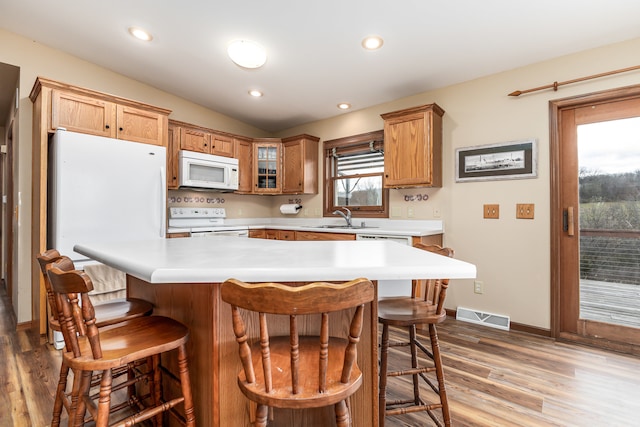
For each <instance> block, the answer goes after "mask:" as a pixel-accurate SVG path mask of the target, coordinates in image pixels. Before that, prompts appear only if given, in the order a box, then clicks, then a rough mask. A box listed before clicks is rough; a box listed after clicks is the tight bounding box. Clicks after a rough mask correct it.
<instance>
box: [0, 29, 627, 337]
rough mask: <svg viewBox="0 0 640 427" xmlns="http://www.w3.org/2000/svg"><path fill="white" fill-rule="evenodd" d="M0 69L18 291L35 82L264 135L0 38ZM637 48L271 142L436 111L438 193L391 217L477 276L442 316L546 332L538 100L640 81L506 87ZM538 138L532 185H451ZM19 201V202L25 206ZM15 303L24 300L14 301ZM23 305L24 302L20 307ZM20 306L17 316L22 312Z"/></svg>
mask: <svg viewBox="0 0 640 427" xmlns="http://www.w3.org/2000/svg"><path fill="white" fill-rule="evenodd" d="M0 45H2V46H3V49H2V50H1V51H0V62H6V63H10V64H14V65H17V66H20V67H21V102H20V107H21V110H22V113H21V114H20V135H19V136H20V140H19V145H20V147H19V150H20V190H21V191H22V192H23V196H22V201H23V207H22V210H21V212H20V219H21V224H22V227H21V231H20V237H19V241H20V248H19V250H20V257H21V262H20V267H19V274H20V278H19V280H20V284H21V288H24V289H26V291H28V286H26V287H25V286H23V284H25V283H28V280H29V263H30V262H31V261H30V260H29V259H28V257H29V249H28V245H29V241H30V239H29V236H28V234H29V233H28V230H29V225H30V206H29V207H28V208H27V207H26V206H25V202H26V204H29V205H30V197H31V196H30V172H31V165H30V162H31V149H30V143H31V103H30V101H29V99H28V93H29V91H30V90H31V86H32V85H33V82H34V80H35V78H36V76H39V75H41V76H45V77H48V78H53V79H57V80H61V81H64V82H67V83H71V84H76V85H80V86H85V87H89V88H91V89H95V90H100V91H104V92H108V93H113V94H116V95H120V96H124V97H127V98H131V99H137V100H140V101H143V102H147V103H150V104H155V105H159V106H162V107H165V108H170V109H172V110H173V111H174V113H172V115H171V117H172V118H175V119H178V120H183V121H187V122H193V123H196V124H200V125H204V126H209V127H212V128H216V129H220V130H224V131H229V132H235V133H238V134H243V135H247V136H267V135H265V133H264V132H261V131H260V130H259V129H256V128H253V127H251V126H248V125H245V124H243V123H241V122H238V121H236V120H233V119H231V118H228V117H225V116H222V115H220V114H218V113H216V112H212V111H209V110H206V109H204V108H202V107H200V106H198V105H195V104H192V103H189V102H187V101H184V100H182V99H180V98H177V97H175V96H172V95H169V94H166V93H164V92H161V91H158V90H156V89H154V88H151V87H149V86H146V85H144V84H141V83H139V82H136V81H133V80H130V79H127V78H125V77H123V76H120V75H117V74H114V73H112V72H110V71H108V70H105V69H102V68H99V67H97V66H95V65H92V64H89V63H87V62H84V61H80V60H78V59H77V58H74V57H71V56H68V55H65V54H63V53H61V52H59V51H55V50H52V49H48V48H46V47H44V46H42V45H39V44H37V43H33V42H31V41H29V40H26V39H24V38H21V37H18V36H16V35H13V34H11V33H7V32H4V31H1V30H0ZM638 51H640V39H636V40H632V41H629V42H625V43H619V44H615V45H611V46H606V47H603V48H599V49H595V50H591V51H585V52H582V53H579V54H575V55H571V56H567V57H562V58H558V59H555V60H552V61H547V62H544V63H539V64H534V65H531V66H528V67H524V68H520V69H516V70H512V71H509V72H505V73H501V74H496V75H492V76H488V77H485V78H481V79H477V80H473V81H469V82H464V83H461V84H457V85H453V86H450V87H446V88H443V89H440V90H436V91H432V92H427V93H422V94H418V95H415V96H412V97H408V98H403V99H399V100H397V101H394V102H390V103H386V104H383V105H378V106H375V107H371V108H368V109H365V110H361V111H354V112H352V113H347V114H344V113H342V114H340V115H339V116H337V117H335V118H332V119H328V120H323V121H319V122H315V123H310V124H307V125H304V126H300V127H297V128H294V129H288V130H286V131H283V132H280V134H279V136H288V135H294V134H297V133H301V132H304V133H309V134H312V135H316V136H318V137H320V138H321V140H329V139H334V138H339V137H343V136H348V135H353V134H358V133H364V132H369V131H372V130H377V129H381V128H382V126H383V123H382V120H381V118H380V114H381V113H385V112H389V111H394V110H399V109H402V108H406V107H412V106H416V105H421V104H427V103H432V102H436V103H438V104H439V105H440V106H441V107H442V108H444V110H445V111H446V113H445V116H444V186H443V188H441V189H415V190H408V189H407V190H392V191H391V210H392V213H393V214H398V216H396V218H398V219H406V218H408V212H409V210H410V209H411V210H413V217H414V218H416V219H433V218H434V210H437V211H439V212H440V215H441V219H442V220H443V221H444V224H445V244H446V245H448V246H451V247H453V248H455V250H456V256H457V257H458V258H461V259H464V260H467V261H470V262H473V263H475V264H476V265H477V267H478V280H482V281H483V282H484V287H485V290H484V293H483V294H482V295H477V294H474V293H473V289H472V282H473V281H472V280H456V281H454V282H453V283H452V286H451V287H450V289H451V291H450V293H449V297H448V300H447V306H448V307H449V308H455V307H458V306H464V307H469V308H473V309H479V310H484V311H489V312H493V313H499V314H505V315H509V316H511V320H512V321H514V322H518V323H523V324H527V325H531V326H536V327H541V328H549V326H550V320H549V312H550V302H549V300H550V296H549V287H550V284H549V280H550V260H549V244H550V243H549V242H550V238H549V224H550V221H549V209H550V205H549V113H548V102H549V100H552V99H558V98H564V97H569V96H572V95H578V94H584V93H589V92H594V91H598V90H604V89H609V88H615V87H620V86H626V85H631V84H638V83H640V74H639V73H638V72H635V73H626V74H621V75H617V76H613V77H607V78H602V79H598V80H593V81H589V82H584V83H579V84H574V85H570V86H565V87H562V88H561V89H560V91H558V92H557V93H556V92H553V91H544V92H538V93H534V94H529V95H523V96H521V97H519V98H512V97H508V96H507V94H508V93H510V92H512V91H514V90H516V89H521V90H522V89H527V88H530V87H536V86H541V85H544V84H549V83H552V82H554V81H564V80H569V79H574V78H577V77H581V76H585V75H589V74H595V73H600V72H604V71H608V70H613V69H617V68H623V67H629V66H633V65H637V64H636V63H635V62H633V58H635V57H637V52H638ZM524 138H536V139H537V140H538V143H539V147H538V159H539V161H538V178H537V179H527V180H510V181H492V182H474V183H455V180H454V167H455V166H454V152H455V149H456V148H460V147H469V146H475V145H483V144H493V143H498V142H506V141H514V140H520V139H524ZM416 194H427V195H428V196H429V199H428V200H427V201H426V202H412V203H410V202H405V201H404V196H405V195H416ZM25 196H26V197H25ZM291 198H292V197H290V196H277V197H268V196H238V195H228V197H227V198H226V204H225V207H227V210H228V214H229V216H230V217H232V218H236V217H262V216H265V215H269V216H279V212H278V206H279V205H280V203H286V202H288V201H289V199H291ZM293 198H299V199H301V200H302V204H303V205H304V209H303V212H302V213H301V216H308V217H317V216H320V215H321V210H322V196H321V195H317V196H300V197H298V196H294V197H293ZM520 202H526V203H535V205H536V209H535V211H536V218H535V219H534V220H516V219H515V204H516V203H520ZM484 203H498V204H500V208H501V218H500V219H498V220H484V219H482V205H483V204H484ZM21 298H22V297H21ZM28 298H30V296H29V297H28ZM25 307H26V308H25ZM28 307H29V303H28V302H27V304H25V305H24V307H23V304H22V299H21V303H20V307H19V313H18V319H19V322H20V321H27V320H29V319H30V313H25V310H27V309H28Z"/></svg>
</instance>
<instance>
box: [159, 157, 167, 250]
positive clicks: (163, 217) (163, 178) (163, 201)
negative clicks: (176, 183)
mask: <svg viewBox="0 0 640 427" xmlns="http://www.w3.org/2000/svg"><path fill="white" fill-rule="evenodd" d="M166 182H167V172H166V170H165V168H163V167H161V168H160V189H161V191H160V193H162V194H160V237H165V230H166V228H167V187H165V184H166Z"/></svg>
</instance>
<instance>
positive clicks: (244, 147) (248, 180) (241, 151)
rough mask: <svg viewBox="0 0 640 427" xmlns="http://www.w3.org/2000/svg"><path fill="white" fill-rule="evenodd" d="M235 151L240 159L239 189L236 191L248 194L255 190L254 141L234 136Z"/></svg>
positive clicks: (236, 156)
mask: <svg viewBox="0 0 640 427" xmlns="http://www.w3.org/2000/svg"><path fill="white" fill-rule="evenodd" d="M234 139H235V140H234V146H235V153H234V155H233V156H234V157H235V158H236V159H238V173H239V176H238V189H237V190H236V193H241V194H248V193H251V192H252V191H253V185H252V184H253V173H252V172H253V160H252V155H253V143H252V142H251V140H250V139H248V138H247V139H245V138H239V137H238V138H234Z"/></svg>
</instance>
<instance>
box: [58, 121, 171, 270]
mask: <svg viewBox="0 0 640 427" xmlns="http://www.w3.org/2000/svg"><path fill="white" fill-rule="evenodd" d="M49 155H50V157H49V180H48V182H49V189H48V190H49V193H48V200H49V213H48V215H49V217H48V233H49V235H48V244H47V246H48V247H49V248H55V249H57V250H58V251H59V252H60V253H61V254H63V255H67V256H69V257H70V258H71V259H72V260H73V261H74V263H75V264H76V268H81V267H82V266H83V265H84V264H86V263H89V262H91V261H90V260H88V259H87V257H85V256H84V255H80V254H78V253H76V252H75V251H74V250H73V247H74V245H75V244H77V243H80V242H82V243H91V242H107V241H135V240H148V239H154V238H157V239H159V238H164V236H165V227H166V224H165V218H166V216H165V215H166V179H165V170H166V169H165V168H166V149H165V147H160V146H156V145H149V144H140V143H137V142H131V141H124V140H120V139H111V138H104V137H99V136H93V135H86V134H80V133H75V132H68V131H66V130H61V129H59V130H57V131H56V133H55V134H54V136H53V139H52V141H51V145H50V147H49Z"/></svg>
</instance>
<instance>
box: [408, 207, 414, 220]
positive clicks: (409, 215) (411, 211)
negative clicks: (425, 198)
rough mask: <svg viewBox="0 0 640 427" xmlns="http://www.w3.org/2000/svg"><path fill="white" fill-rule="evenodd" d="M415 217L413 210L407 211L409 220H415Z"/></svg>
mask: <svg viewBox="0 0 640 427" xmlns="http://www.w3.org/2000/svg"><path fill="white" fill-rule="evenodd" d="M413 215H414V213H413V208H409V209H407V217H408V218H413Z"/></svg>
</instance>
